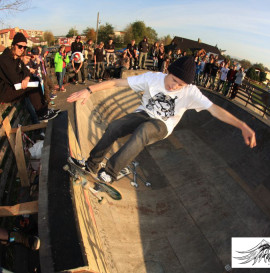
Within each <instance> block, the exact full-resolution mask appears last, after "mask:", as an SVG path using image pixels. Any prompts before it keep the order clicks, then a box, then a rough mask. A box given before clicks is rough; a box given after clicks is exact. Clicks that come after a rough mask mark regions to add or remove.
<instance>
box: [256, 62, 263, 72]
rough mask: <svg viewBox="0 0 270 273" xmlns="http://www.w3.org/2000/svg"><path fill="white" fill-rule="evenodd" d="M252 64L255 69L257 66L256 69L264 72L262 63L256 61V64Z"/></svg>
mask: <svg viewBox="0 0 270 273" xmlns="http://www.w3.org/2000/svg"><path fill="white" fill-rule="evenodd" d="M253 66H254V68H255V69H256V68H257V69H258V70H260V71H263V72H264V65H263V64H262V63H259V64H258V63H256V64H254V65H253Z"/></svg>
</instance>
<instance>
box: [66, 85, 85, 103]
mask: <svg viewBox="0 0 270 273" xmlns="http://www.w3.org/2000/svg"><path fill="white" fill-rule="evenodd" d="M89 97H90V93H89V91H88V90H87V89H83V90H81V91H78V92H75V93H73V94H71V95H70V96H69V97H68V98H67V102H74V101H77V100H81V99H82V104H85V103H86V101H87V100H88V98H89Z"/></svg>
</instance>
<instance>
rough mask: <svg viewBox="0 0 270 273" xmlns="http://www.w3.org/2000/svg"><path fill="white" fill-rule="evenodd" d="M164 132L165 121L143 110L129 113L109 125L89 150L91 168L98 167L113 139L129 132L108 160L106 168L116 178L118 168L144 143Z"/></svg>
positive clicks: (140, 149) (151, 141)
mask: <svg viewBox="0 0 270 273" xmlns="http://www.w3.org/2000/svg"><path fill="white" fill-rule="evenodd" d="M167 133H168V131H167V127H166V125H165V123H164V122H163V121H161V120H159V119H153V118H151V117H149V116H148V114H147V113H146V112H138V113H131V114H128V115H126V116H124V117H122V118H120V119H117V120H114V121H112V122H111V123H110V124H109V125H108V127H107V129H106V131H105V133H104V134H103V136H102V138H101V139H100V140H99V142H98V143H97V145H96V146H95V147H94V148H93V150H92V151H91V152H90V157H89V158H88V159H87V163H88V165H89V166H90V168H91V169H92V170H94V171H97V169H98V166H99V163H100V162H101V161H102V160H103V158H104V157H105V155H106V154H107V153H108V152H109V150H110V149H111V147H112V145H113V143H114V142H115V141H116V140H117V139H118V138H121V137H124V136H127V135H129V134H131V136H130V138H129V140H128V141H127V142H126V143H125V144H124V145H123V146H122V147H121V148H120V149H119V150H118V151H117V152H116V153H115V154H114V155H113V156H112V157H111V158H110V159H109V160H108V161H107V164H106V167H105V171H106V173H108V174H109V175H111V176H112V178H113V179H116V177H117V175H118V173H119V171H121V170H122V169H123V168H124V167H126V166H127V165H128V164H129V163H130V162H131V161H132V160H134V159H135V157H136V156H137V155H138V154H139V153H140V152H141V151H142V150H143V149H144V147H145V146H147V145H150V144H153V143H155V142H157V141H159V140H162V139H163V138H164V137H165V136H166V135H167Z"/></svg>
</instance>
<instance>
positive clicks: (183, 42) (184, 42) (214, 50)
mask: <svg viewBox="0 0 270 273" xmlns="http://www.w3.org/2000/svg"><path fill="white" fill-rule="evenodd" d="M171 45H174V47H175V49H177V48H180V49H181V51H182V52H183V51H187V50H188V49H189V50H191V51H192V53H194V52H196V51H197V50H200V49H204V50H205V51H206V53H210V54H214V55H218V56H219V59H222V58H223V57H222V54H221V53H222V52H224V50H223V51H221V50H220V49H218V47H217V46H212V45H208V44H205V43H202V41H201V39H198V40H197V41H193V40H190V39H186V38H182V37H177V36H176V37H174V38H173V40H172V42H171ZM171 45H170V46H171Z"/></svg>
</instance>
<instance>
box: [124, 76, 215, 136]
mask: <svg viewBox="0 0 270 273" xmlns="http://www.w3.org/2000/svg"><path fill="white" fill-rule="evenodd" d="M165 76H166V74H163V73H161V72H158V73H153V72H148V73H145V74H141V75H139V76H133V77H129V78H127V80H128V84H129V86H130V87H131V88H132V89H133V90H134V91H136V92H140V91H143V92H144V94H143V97H142V103H141V105H140V106H139V108H138V109H137V110H144V111H145V112H147V113H148V115H149V116H150V117H152V118H156V119H160V120H162V121H163V122H164V123H165V124H166V126H167V130H168V134H167V136H168V135H170V134H171V133H172V131H173V129H174V127H175V126H176V125H177V123H178V122H179V121H180V119H181V118H182V116H183V114H184V113H185V111H186V110H188V109H195V110H196V111H197V112H199V111H201V110H205V109H208V108H209V107H210V106H211V105H212V104H213V103H212V102H211V101H210V100H209V99H208V98H207V97H205V96H204V95H203V94H202V93H201V91H200V90H199V89H198V88H197V87H196V86H195V85H191V84H189V85H187V86H185V87H183V88H182V89H180V90H176V91H167V90H166V89H165V85H164V78H165Z"/></svg>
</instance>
